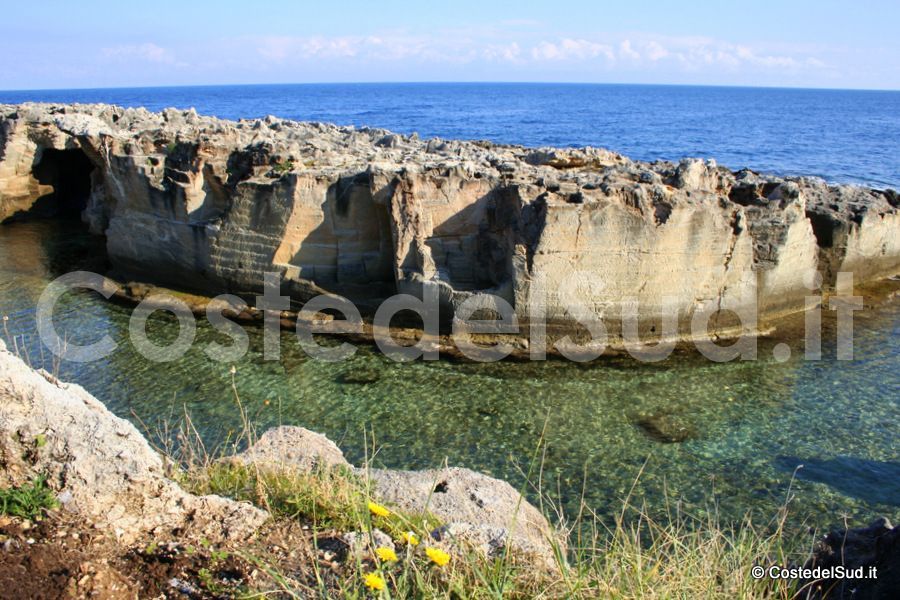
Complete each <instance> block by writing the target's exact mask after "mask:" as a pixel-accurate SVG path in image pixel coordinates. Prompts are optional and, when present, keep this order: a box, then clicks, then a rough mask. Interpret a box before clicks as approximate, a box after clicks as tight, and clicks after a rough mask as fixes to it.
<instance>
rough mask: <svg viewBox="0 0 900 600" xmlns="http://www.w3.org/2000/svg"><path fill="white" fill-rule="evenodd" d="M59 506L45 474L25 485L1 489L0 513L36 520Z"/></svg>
mask: <svg viewBox="0 0 900 600" xmlns="http://www.w3.org/2000/svg"><path fill="white" fill-rule="evenodd" d="M58 507H59V502H57V500H56V496H55V495H54V493H53V491H52V490H51V489H50V488H49V487H47V478H46V476H43V475H41V476H39V477H37V478H36V479H35V480H34V481H32V482H31V483H29V484H26V485H23V486H19V487H12V488H6V489H0V514H3V515H9V516H12V517H19V518H22V519H30V520H35V519H39V518H40V517H41V516H43V514H44V512H46V511H49V510H54V509H56V508H58Z"/></svg>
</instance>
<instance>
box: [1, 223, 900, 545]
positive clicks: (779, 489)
mask: <svg viewBox="0 0 900 600" xmlns="http://www.w3.org/2000/svg"><path fill="white" fill-rule="evenodd" d="M74 268H89V269H94V270H98V271H101V272H102V269H103V268H104V261H103V244H102V240H99V239H96V238H90V237H88V236H86V235H85V234H84V233H83V232H82V231H81V229H80V227H78V226H77V225H73V224H66V223H28V224H15V225H6V226H2V227H0V314H5V315H9V317H10V320H9V322H8V324H7V325H8V333H9V335H12V336H24V337H19V338H18V342H17V343H19V344H20V345H23V346H27V347H28V348H29V351H30V356H31V360H32V361H33V362H34V363H37V364H41V363H42V364H44V365H45V366H47V367H48V368H52V366H53V362H52V360H51V358H50V355H49V353H48V352H47V351H46V350H45V351H44V352H41V350H40V346H39V344H38V342H37V339H36V336H35V334H34V330H35V322H34V307H35V304H36V301H37V298H38V296H39V295H40V293H41V291H42V290H43V289H44V287H45V285H46V283H47V281H49V280H50V279H52V278H53V277H55V276H57V275H59V274H62V273H64V272H66V271H68V270H73V269H74ZM129 314H130V311H129V309H128V308H127V307H123V306H119V305H116V304H113V303H109V302H106V301H103V300H102V299H101V298H100V297H99V296H96V295H93V294H91V293H74V294H71V295H68V296H66V297H65V298H64V300H63V302H62V303H61V306H60V310H59V311H58V312H57V317H56V325H57V327H58V328H59V330H60V331H61V332H65V335H66V336H67V338H68V339H69V340H70V341H72V342H77V343H87V342H91V341H96V340H97V339H98V338H99V336H101V335H102V334H103V333H108V334H109V335H111V336H112V337H113V338H114V339H115V340H116V341H117V342H119V344H120V346H119V349H118V350H117V351H116V352H115V353H114V354H113V355H111V356H110V357H108V358H107V359H104V360H102V361H99V362H96V363H91V364H84V365H79V364H73V363H62V364H61V365H60V366H59V369H60V376H61V377H62V378H63V379H66V380H70V381H75V382H78V383H80V384H82V385H83V386H84V387H85V388H87V389H88V390H89V391H90V392H92V393H93V394H95V395H96V396H97V397H99V398H100V399H101V400H103V401H104V402H105V403H106V404H107V405H108V406H109V407H110V408H111V409H112V410H113V411H115V412H116V413H117V414H119V415H121V416H124V417H127V418H132V419H135V420H140V421H141V422H143V423H144V424H146V425H147V426H148V427H150V428H156V427H157V426H158V425H159V424H160V423H162V422H165V421H167V420H170V421H175V420H177V419H179V418H180V417H181V415H182V414H183V411H184V410H185V409H186V410H187V411H189V412H190V414H191V415H192V417H193V420H194V423H195V425H196V426H197V427H198V429H199V430H200V431H201V432H202V434H203V436H204V438H205V439H206V441H207V442H208V443H210V444H215V443H217V442H221V441H222V440H224V439H226V438H227V437H228V436H229V434H230V433H231V432H233V431H235V430H237V429H239V427H240V418H239V412H238V409H237V406H236V404H235V402H234V399H233V397H232V394H231V391H230V385H231V375H230V373H229V367H230V365H228V364H222V363H218V362H215V361H213V360H211V359H209V358H207V356H206V355H205V354H204V353H203V351H202V349H203V348H204V347H205V345H206V344H207V343H209V342H210V341H214V340H219V341H222V342H225V341H227V338H225V337H224V336H222V335H221V334H219V333H217V332H216V331H215V330H213V329H212V328H211V327H210V326H209V325H208V324H205V323H202V322H201V323H200V324H199V326H198V333H197V343H196V344H194V346H193V348H192V349H191V350H190V351H189V352H188V353H187V354H186V355H185V356H184V357H183V358H181V359H179V360H177V361H175V362H171V363H164V364H156V363H151V362H149V361H147V360H146V359H144V358H142V357H141V356H140V355H139V354H137V353H136V352H135V350H134V349H133V348H132V347H131V346H130V344H129V343H128V342H127V341H126V334H127V328H128V316H129ZM151 327H152V334H153V337H155V338H158V339H167V338H168V339H172V337H173V335H174V321H170V320H167V319H166V318H164V317H159V318H154V319H152V320H151ZM855 330H856V336H855V357H856V358H855V359H854V360H853V361H848V362H845V361H836V360H835V359H834V357H833V355H834V352H833V348H832V347H831V344H830V341H831V340H833V335H832V334H831V332H830V331H829V330H828V329H827V328H826V332H825V335H824V346H825V359H823V360H822V361H818V362H805V361H802V360H800V359H799V358H792V359H791V360H789V361H788V362H785V363H777V362H775V361H774V360H773V359H772V358H771V356H772V346H773V345H774V343H775V340H762V341H760V352H759V354H760V357H761V360H758V361H744V362H732V363H726V364H717V363H712V362H709V361H707V360H705V359H703V358H702V357H698V356H695V355H690V354H679V355H675V356H673V357H672V358H670V359H669V360H667V361H665V362H663V363H657V364H653V365H647V364H642V363H638V362H635V361H632V360H630V359H608V360H602V361H598V362H595V363H593V364H590V365H579V364H574V363H570V362H565V361H547V362H542V363H511V362H505V363H496V364H488V365H481V364H461V363H455V362H450V361H443V360H442V361H439V362H431V363H423V362H417V363H407V364H398V363H393V362H391V361H389V360H388V359H386V358H384V357H382V356H381V355H379V354H377V353H376V352H374V351H373V350H372V349H371V348H368V347H361V348H360V349H359V350H358V352H357V354H356V355H355V356H354V358H353V359H352V360H350V361H347V362H345V363H341V364H329V363H321V362H316V361H312V360H309V359H307V358H306V357H305V355H304V354H303V353H302V351H301V350H300V348H299V346H298V344H297V343H296V341H295V340H294V339H293V337H292V335H291V334H288V333H284V334H283V337H282V360H281V361H280V362H267V361H263V360H262V355H261V347H262V340H261V332H260V331H258V330H255V329H251V330H249V332H250V338H251V351H250V353H249V355H248V356H247V357H246V358H245V359H244V360H242V361H241V362H239V363H237V365H236V367H237V377H236V381H237V388H238V391H239V393H240V396H241V398H242V401H243V403H244V405H245V407H246V409H247V411H248V412H249V413H250V415H251V416H252V417H253V418H254V419H255V420H257V421H258V422H259V423H260V425H262V426H263V427H265V426H270V425H276V424H279V423H285V424H298V425H303V426H306V427H309V428H311V429H314V430H318V431H321V432H323V433H326V434H327V435H328V436H329V437H331V438H332V439H334V440H336V441H337V442H338V443H339V444H340V446H341V447H342V448H343V449H344V450H345V452H346V453H347V454H348V456H349V458H350V459H351V460H356V461H359V460H361V459H363V457H364V456H365V447H366V445H365V437H364V436H365V434H364V431H366V430H368V431H369V432H370V434H371V432H374V436H375V440H376V446H377V448H378V453H377V456H376V458H375V462H376V463H377V464H379V465H385V466H390V467H405V468H420V467H433V466H438V465H440V464H441V463H442V462H444V461H447V462H448V463H450V464H453V465H461V466H466V467H471V468H473V469H478V470H482V471H485V472H488V473H491V474H493V475H495V476H499V477H504V478H507V479H509V480H511V481H513V482H514V483H515V484H517V485H518V484H521V483H522V481H523V477H522V471H523V470H527V469H528V461H529V458H530V457H531V456H532V455H533V453H534V449H535V447H536V445H537V444H538V441H539V439H540V438H541V435H542V431H544V432H545V433H544V436H545V440H546V444H545V446H544V448H543V474H542V478H543V482H544V485H545V488H546V489H549V490H553V495H555V496H557V498H558V500H559V501H561V503H562V505H563V506H564V507H565V508H566V509H567V510H569V511H570V512H571V511H574V510H576V509H577V507H578V502H579V499H580V498H581V497H582V496H583V497H584V500H585V502H586V504H587V505H588V507H590V508H591V509H593V510H595V511H596V512H597V513H598V514H600V515H601V516H605V517H609V516H611V515H613V514H614V513H616V512H617V511H618V508H619V506H620V505H619V500H620V499H621V498H622V497H624V496H625V495H626V494H628V492H629V490H630V489H631V487H632V484H633V483H634V481H635V478H636V476H637V474H638V472H639V471H640V470H641V468H642V465H644V464H645V462H646V466H645V467H644V469H643V473H642V475H641V477H640V479H639V480H638V482H637V485H636V486H635V490H634V498H635V499H637V500H638V501H641V500H643V501H646V502H647V504H648V507H649V510H650V511H651V512H657V513H659V512H661V511H662V510H663V509H664V497H665V495H666V494H668V497H669V498H670V499H672V500H674V499H680V500H681V501H682V505H683V507H684V508H685V509H686V510H687V511H688V512H690V513H693V514H702V513H703V512H704V511H706V510H708V509H709V507H710V506H711V505H712V504H713V503H714V504H715V505H717V510H718V512H719V514H720V515H722V516H723V517H725V518H726V519H739V518H740V517H741V516H743V515H744V514H745V513H746V512H747V511H752V512H754V513H756V514H757V515H758V516H759V517H760V518H763V519H765V518H768V517H771V516H773V515H774V514H775V513H776V511H777V509H778V507H779V506H781V505H782V504H783V503H784V502H785V499H786V498H787V497H788V494H789V487H790V494H791V496H792V498H793V500H792V501H791V504H790V506H791V524H792V525H794V526H795V527H797V528H800V527H801V526H806V525H809V526H814V527H818V528H824V527H829V526H833V525H839V524H840V523H841V522H842V521H843V519H844V518H845V517H846V518H848V519H849V520H850V522H852V523H862V522H864V521H866V520H868V519H870V518H872V517H874V516H876V515H887V516H889V517H892V518H895V519H896V518H897V517H898V516H900V444H898V439H900V436H898V434H900V336H898V333H900V307H898V306H897V305H896V304H895V305H893V306H888V307H886V308H884V309H881V310H879V311H877V312H875V313H871V314H867V315H866V316H864V317H863V316H857V319H856V322H855ZM0 334H2V335H4V336H6V333H5V332H0ZM795 350H796V348H795ZM798 354H799V352H797V351H795V352H794V356H795V357H796V356H797V355H798ZM354 374H355V375H359V374H364V375H366V376H367V377H370V378H377V380H376V381H372V382H370V383H364V384H359V383H356V384H354V383H345V382H344V381H345V379H346V378H347V377H348V375H354ZM654 427H656V430H654ZM667 428H674V429H675V430H676V431H678V432H679V435H683V436H684V437H685V438H686V439H685V440H684V441H682V442H680V443H665V442H664V441H662V440H661V439H660V438H661V437H662V436H661V435H660V430H662V431H663V432H664V431H666V430H667ZM801 463H802V464H804V467H803V468H802V469H800V471H798V479H797V480H795V481H794V482H793V484H792V486H791V476H792V473H793V471H794V468H795V467H796V466H797V465H798V464H801Z"/></svg>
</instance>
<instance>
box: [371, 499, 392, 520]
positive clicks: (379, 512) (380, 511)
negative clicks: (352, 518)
mask: <svg viewBox="0 0 900 600" xmlns="http://www.w3.org/2000/svg"><path fill="white" fill-rule="evenodd" d="M369 512H370V513H372V514H373V515H375V516H376V517H389V516H390V515H391V511H389V510H388V509H386V508H385V507H383V506H382V505H380V504H375V503H374V502H369Z"/></svg>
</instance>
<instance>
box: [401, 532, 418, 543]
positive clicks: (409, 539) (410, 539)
mask: <svg viewBox="0 0 900 600" xmlns="http://www.w3.org/2000/svg"><path fill="white" fill-rule="evenodd" d="M400 537H401V538H403V541H404V542H406V543H407V544H409V545H410V546H418V545H419V538H418V537H417V536H416V534H414V533H413V532H412V531H407V532H406V533H403V534H400Z"/></svg>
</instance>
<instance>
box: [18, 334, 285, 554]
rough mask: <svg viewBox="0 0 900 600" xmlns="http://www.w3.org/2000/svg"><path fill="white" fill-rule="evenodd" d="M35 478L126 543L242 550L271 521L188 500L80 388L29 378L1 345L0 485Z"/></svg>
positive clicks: (216, 501)
mask: <svg viewBox="0 0 900 600" xmlns="http://www.w3.org/2000/svg"><path fill="white" fill-rule="evenodd" d="M39 475H47V476H48V484H49V485H50V486H51V487H52V488H53V489H54V490H55V491H56V492H57V493H58V497H59V500H60V503H61V504H62V505H63V507H64V508H65V509H66V510H68V511H72V512H75V513H77V514H79V515H80V516H82V517H83V518H84V519H85V520H87V521H89V522H92V523H94V524H95V525H96V526H97V527H98V528H100V529H106V530H108V531H110V532H112V533H114V534H115V535H116V537H118V538H119V539H120V540H121V541H123V542H124V543H128V542H130V541H133V540H136V539H139V538H142V537H145V536H147V537H154V536H166V535H179V536H185V537H196V538H206V539H210V540H232V541H239V540H242V539H246V538H247V537H249V536H250V535H252V534H253V533H254V532H255V531H256V529H257V528H258V527H259V526H260V525H261V524H262V523H263V521H265V520H266V519H267V518H268V514H267V513H266V512H265V511H262V510H259V509H257V508H254V507H253V506H251V505H250V504H247V503H242V502H234V501H232V500H228V499H225V498H221V497H219V496H194V495H192V494H189V493H187V492H185V491H184V490H182V489H181V488H180V487H179V486H178V485H177V484H176V483H174V482H173V481H171V480H169V479H167V478H166V476H165V473H164V465H163V462H162V459H161V458H160V456H159V455H158V454H157V453H156V452H155V451H154V450H153V449H152V448H151V447H150V445H149V444H148V443H147V441H146V440H145V439H144V437H143V436H142V435H141V434H140V432H139V431H138V430H137V429H136V428H135V427H134V425H132V424H131V423H129V422H128V421H125V420H124V419H120V418H118V417H116V416H114V415H113V414H112V413H110V412H109V411H108V410H107V409H106V407H105V406H103V404H102V403H101V402H100V401H99V400H97V399H96V398H94V397H93V396H91V395H90V394H88V393H87V392H86V391H84V389H82V388H81V387H79V386H77V385H73V384H66V383H62V382H59V381H57V380H56V379H54V378H53V377H52V376H50V375H48V374H46V373H44V372H34V371H32V370H31V369H29V368H28V367H27V365H25V363H23V362H22V361H21V360H19V359H18V358H17V357H15V356H13V355H12V354H10V353H9V352H7V351H6V349H5V346H4V345H3V343H2V342H0V485H2V486H3V487H9V486H15V485H22V484H24V483H27V482H28V481H30V480H32V479H34V478H35V477H36V476H39Z"/></svg>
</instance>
